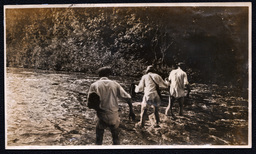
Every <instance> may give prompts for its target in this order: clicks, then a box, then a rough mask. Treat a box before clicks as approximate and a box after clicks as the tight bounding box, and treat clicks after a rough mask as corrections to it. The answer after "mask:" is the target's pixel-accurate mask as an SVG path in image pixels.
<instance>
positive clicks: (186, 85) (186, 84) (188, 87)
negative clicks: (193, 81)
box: [184, 73, 191, 97]
mask: <svg viewBox="0 0 256 154" xmlns="http://www.w3.org/2000/svg"><path fill="white" fill-rule="evenodd" d="M184 85H185V88H186V89H187V91H188V92H187V95H186V97H189V93H190V91H191V90H190V86H189V82H188V77H187V73H185V76H184Z"/></svg>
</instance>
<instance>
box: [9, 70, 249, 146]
mask: <svg viewBox="0 0 256 154" xmlns="http://www.w3.org/2000/svg"><path fill="white" fill-rule="evenodd" d="M97 79H98V78H97V77H95V76H92V75H86V74H83V73H67V72H57V73H56V72H50V71H42V70H33V69H21V68H7V73H6V87H5V93H6V94H5V96H6V97H5V112H6V114H5V115H6V122H7V123H6V131H7V132H6V134H7V145H8V146H31V145H37V146H52V145H94V143H95V126H96V121H97V117H96V114H95V111H94V110H91V109H88V108H87V107H86V106H85V105H84V102H85V101H86V94H87V91H88V88H89V86H90V84H91V83H93V82H94V81H96V80H97ZM115 80H117V81H118V82H120V83H121V84H122V85H123V86H124V88H125V89H126V90H128V89H129V84H130V83H131V80H132V79H125V80H124V79H123V78H115ZM138 80H139V79H138ZM191 87H192V91H191V96H190V98H189V99H187V100H186V102H187V103H186V104H185V108H184V116H178V115H177V116H176V118H172V117H170V116H165V115H164V114H163V113H164V110H165V108H166V106H167V100H168V99H167V96H166V97H164V101H163V103H162V105H161V107H160V118H161V123H160V128H153V127H152V125H153V123H154V122H153V121H154V117H153V116H152V111H151V110H150V111H149V119H148V120H147V123H146V127H145V129H142V130H141V129H136V128H135V127H134V125H135V123H136V122H138V121H139V113H140V100H141V97H142V96H141V95H137V96H136V98H135V99H134V103H133V106H134V112H135V114H136V116H137V117H136V121H135V122H133V121H130V120H129V119H128V106H127V104H126V103H120V118H121V125H120V139H121V144H122V145H204V144H208V145H247V144H248V101H247V100H246V99H244V98H242V97H238V96H231V95H227V94H226V93H225V94H224V93H221V91H227V90H229V89H225V88H226V87H219V86H217V85H210V86H209V85H204V84H192V85H191ZM174 107H175V108H176V107H177V104H176V105H175V106H174ZM103 144H105V145H111V144H112V138H111V134H110V132H109V130H106V131H105V134H104V139H103Z"/></svg>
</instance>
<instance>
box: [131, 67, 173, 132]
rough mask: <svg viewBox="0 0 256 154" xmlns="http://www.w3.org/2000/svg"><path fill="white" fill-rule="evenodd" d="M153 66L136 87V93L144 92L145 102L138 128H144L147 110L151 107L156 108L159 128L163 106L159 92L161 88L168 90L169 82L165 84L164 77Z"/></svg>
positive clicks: (156, 125) (142, 105)
mask: <svg viewBox="0 0 256 154" xmlns="http://www.w3.org/2000/svg"><path fill="white" fill-rule="evenodd" d="M154 72H155V70H154V68H153V66H152V65H150V66H148V67H147V69H146V74H145V75H143V76H142V78H141V80H140V83H139V85H135V92H136V93H138V92H144V96H143V100H142V102H141V116H140V122H139V123H138V124H136V126H137V127H141V128H142V127H144V125H145V120H146V116H147V110H148V108H149V107H150V106H153V108H154V114H155V119H156V124H155V127H159V122H160V119H159V113H158V110H159V106H160V104H161V99H160V96H159V94H158V92H157V86H159V88H168V82H165V81H164V80H163V79H162V77H161V76H160V75H158V74H156V73H154Z"/></svg>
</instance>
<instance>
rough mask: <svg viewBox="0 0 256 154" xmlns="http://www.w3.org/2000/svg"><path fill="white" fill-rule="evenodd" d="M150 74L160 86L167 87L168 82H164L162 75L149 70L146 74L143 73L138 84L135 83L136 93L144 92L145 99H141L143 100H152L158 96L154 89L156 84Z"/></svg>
mask: <svg viewBox="0 0 256 154" xmlns="http://www.w3.org/2000/svg"><path fill="white" fill-rule="evenodd" d="M150 76H151V77H152V79H153V80H154V81H155V82H156V83H157V84H158V86H159V87H160V88H168V83H166V82H164V80H163V79H162V77H161V76H159V75H158V74H156V73H151V72H149V73H148V74H145V75H143V76H142V78H141V80H140V83H139V85H138V86H137V85H136V88H135V92H136V93H138V92H144V97H145V99H143V101H148V100H154V99H155V97H156V96H158V94H157V91H156V84H155V83H154V81H153V80H152V79H151V77H150Z"/></svg>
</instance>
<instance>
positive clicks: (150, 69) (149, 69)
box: [146, 65, 154, 73]
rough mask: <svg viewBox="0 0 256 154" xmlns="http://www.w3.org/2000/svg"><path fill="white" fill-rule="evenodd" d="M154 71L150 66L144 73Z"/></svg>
mask: <svg viewBox="0 0 256 154" xmlns="http://www.w3.org/2000/svg"><path fill="white" fill-rule="evenodd" d="M153 71H154V67H153V66H152V65H149V66H148V67H147V69H146V73H148V72H153Z"/></svg>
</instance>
